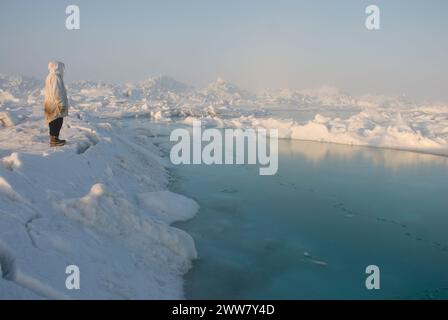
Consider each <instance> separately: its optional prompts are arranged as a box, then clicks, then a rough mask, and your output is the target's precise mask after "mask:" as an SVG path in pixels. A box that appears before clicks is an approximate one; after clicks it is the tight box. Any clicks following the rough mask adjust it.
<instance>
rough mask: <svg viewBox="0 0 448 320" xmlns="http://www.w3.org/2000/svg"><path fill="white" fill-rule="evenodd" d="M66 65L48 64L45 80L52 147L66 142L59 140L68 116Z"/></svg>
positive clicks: (57, 62)
mask: <svg viewBox="0 0 448 320" xmlns="http://www.w3.org/2000/svg"><path fill="white" fill-rule="evenodd" d="M64 70H65V65H64V64H63V63H62V62H59V61H50V62H49V63H48V76H47V79H46V80H45V101H44V109H45V120H46V121H47V123H48V126H49V129H50V146H52V147H57V146H63V145H64V144H65V140H60V139H59V132H60V131H61V128H62V123H63V122H64V117H66V116H68V99H67V91H66V90H65V85H64V79H63V78H64Z"/></svg>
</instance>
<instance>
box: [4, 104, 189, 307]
mask: <svg viewBox="0 0 448 320" xmlns="http://www.w3.org/2000/svg"><path fill="white" fill-rule="evenodd" d="M41 109H42V107H41V104H40V101H37V102H36V103H35V104H34V103H33V101H31V102H30V106H29V110H32V111H31V112H28V113H27V114H26V115H25V116H24V117H18V118H17V117H16V118H17V119H18V120H19V121H11V122H13V124H11V125H10V126H6V127H3V128H0V131H1V134H0V244H1V245H2V247H4V248H7V250H8V251H9V252H10V253H11V254H12V255H14V257H15V259H16V262H17V266H18V267H19V268H20V270H21V271H22V272H23V273H24V274H27V275H29V276H31V277H33V278H35V279H38V280H39V281H40V282H42V283H44V284H45V285H48V286H49V287H51V288H53V289H55V290H57V291H59V292H62V293H64V294H66V295H68V296H70V297H71V298H75V299H76V298H84V299H177V298H183V280H182V276H183V274H184V273H185V272H187V271H188V269H189V268H190V267H191V261H192V259H194V258H196V256H197V253H196V249H195V246H194V242H193V239H192V238H191V237H190V236H189V235H188V234H187V233H185V232H183V231H182V230H179V229H177V228H174V227H172V226H170V224H171V223H173V222H174V221H179V220H185V219H189V218H191V217H192V216H194V215H195V213H196V212H197V210H198V205H197V204H196V203H195V202H194V201H193V200H190V199H188V198H186V197H183V196H181V195H177V194H174V193H172V192H170V191H168V190H167V184H168V179H167V172H166V170H165V168H164V163H163V160H162V158H161V157H160V155H159V150H158V148H157V147H156V146H155V145H154V144H153V143H152V142H151V138H150V137H149V134H145V133H142V132H141V131H133V130H129V129H126V128H124V127H122V126H120V123H119V122H110V123H109V122H104V121H100V120H97V118H96V117H94V116H93V115H92V114H91V113H83V112H82V111H80V110H73V112H72V114H71V116H70V118H67V121H66V124H64V129H63V131H62V135H63V137H64V138H66V139H67V140H68V141H69V144H68V145H67V146H64V147H62V148H56V149H52V148H50V147H49V146H48V133H47V127H46V125H45V123H44V121H43V120H42V119H43V114H42V110H41ZM20 110H21V107H20V106H16V107H15V108H9V111H10V112H9V113H13V114H18V113H20ZM71 264H75V265H77V266H79V268H80V270H81V289H80V290H71V291H68V290H67V289H66V287H65V278H66V274H65V268H66V266H68V265H71ZM5 298H7V299H10V298H38V299H39V298H43V297H42V296H39V295H36V294H35V293H33V292H32V291H29V290H27V289H24V288H22V287H20V286H18V285H16V284H15V283H13V282H11V281H7V280H4V279H1V278H0V299H5Z"/></svg>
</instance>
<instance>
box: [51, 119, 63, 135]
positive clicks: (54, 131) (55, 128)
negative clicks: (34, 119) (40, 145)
mask: <svg viewBox="0 0 448 320" xmlns="http://www.w3.org/2000/svg"><path fill="white" fill-rule="evenodd" d="M63 122H64V118H57V119H56V120H53V121H51V122H50V123H49V124H48V126H49V127H50V136H54V137H59V132H60V131H61V128H62V123H63Z"/></svg>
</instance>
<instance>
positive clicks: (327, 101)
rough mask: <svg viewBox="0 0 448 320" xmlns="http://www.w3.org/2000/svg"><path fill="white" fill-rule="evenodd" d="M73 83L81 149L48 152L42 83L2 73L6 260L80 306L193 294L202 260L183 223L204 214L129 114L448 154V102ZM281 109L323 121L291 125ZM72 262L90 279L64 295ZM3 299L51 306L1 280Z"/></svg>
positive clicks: (0, 190) (1, 201) (0, 195)
mask: <svg viewBox="0 0 448 320" xmlns="http://www.w3.org/2000/svg"><path fill="white" fill-rule="evenodd" d="M68 72H69V70H68ZM67 87H68V95H69V102H70V116H69V117H68V118H66V120H65V123H64V127H63V130H62V137H63V138H65V139H67V140H68V142H69V143H68V144H67V145H66V146H64V147H62V148H50V147H49V145H48V128H47V126H46V124H45V122H44V117H43V107H42V102H43V95H42V94H43V81H39V80H36V79H33V78H28V77H21V76H14V77H12V76H4V75H0V262H1V259H2V258H1V257H2V250H3V249H2V248H4V249H5V250H4V251H7V254H6V253H5V252H4V253H3V254H4V256H6V257H7V258H8V259H10V258H11V256H12V258H14V259H15V260H16V263H17V266H18V268H19V269H20V272H21V274H24V275H26V276H27V277H29V278H26V279H37V280H38V281H39V283H42V284H44V285H46V286H48V287H49V288H52V289H54V290H56V291H57V292H61V293H62V294H64V295H66V296H68V297H70V298H75V299H76V298H85V299H177V298H183V297H184V296H183V289H182V286H183V281H182V276H183V275H184V274H185V273H186V272H187V271H188V270H189V268H190V267H191V261H192V260H193V259H195V258H196V257H197V253H196V250H195V246H194V243H193V240H192V238H191V237H190V236H189V235H188V234H187V233H185V232H184V231H182V230H180V229H178V228H175V227H173V226H171V224H172V223H173V222H175V221H183V220H186V219H190V218H192V217H193V216H194V215H195V213H196V212H197V211H198V208H199V206H198V205H197V204H196V203H195V202H194V201H193V200H191V199H188V198H186V197H184V196H182V195H177V194H174V193H172V192H170V191H168V190H167V187H168V174H167V171H166V163H165V160H164V159H163V158H162V157H161V152H160V150H159V149H158V147H156V145H155V144H154V143H155V142H154V140H153V138H152V135H151V132H150V130H146V131H145V128H140V130H135V129H134V130H131V129H129V128H128V127H127V126H123V125H122V122H123V121H124V119H126V118H135V117H146V118H148V121H149V120H150V119H152V120H156V121H158V122H162V123H163V122H166V123H170V122H181V123H182V122H183V123H185V124H190V123H191V122H192V121H193V120H195V119H200V120H203V121H204V122H205V123H206V124H207V125H212V126H217V127H234V128H235V127H236V128H245V127H252V128H257V127H263V128H274V129H278V130H279V136H280V137H281V138H284V139H303V140H313V141H325V142H332V143H342V144H352V145H364V146H375V147H385V148H392V149H405V150H413V151H419V152H425V153H434V154H440V155H445V156H446V155H448V106H447V105H444V104H435V103H415V102H411V101H409V100H408V99H407V98H405V97H403V96H401V97H385V96H377V95H363V96H357V97H355V96H351V95H349V94H347V93H344V92H340V91H339V90H338V89H335V88H332V87H328V86H327V87H323V88H320V89H317V90H306V91H305V90H302V91H293V90H281V91H269V90H268V91H265V92H261V93H250V92H249V91H247V90H242V89H240V88H238V87H237V86H235V85H233V84H231V83H229V82H227V81H225V80H222V79H218V80H217V81H216V82H214V83H212V84H210V85H209V86H207V87H206V88H205V89H196V88H194V87H192V86H189V85H186V84H183V83H181V82H178V81H176V80H174V79H172V78H170V77H167V76H159V77H155V78H150V79H147V80H145V81H142V82H139V83H135V84H123V85H118V84H107V83H104V82H93V81H79V82H76V83H71V84H68V85H67ZM283 109H286V110H287V111H288V113H287V114H292V115H294V113H295V112H298V111H306V112H311V113H312V114H313V117H311V119H309V120H307V121H300V120H298V119H297V118H294V117H293V116H291V117H289V116H286V117H285V116H281V115H283V114H285V113H279V112H278V111H279V110H283ZM347 110H348V111H350V113H349V115H348V116H347V117H340V116H339V112H340V111H347ZM329 114H330V115H329ZM331 114H334V116H331ZM71 264H75V265H77V266H79V268H80V270H81V290H70V291H69V290H67V289H66V288H65V278H66V276H67V275H66V274H65V268H66V266H68V265H71ZM25 282H26V281H25ZM29 282H30V281H28V283H29ZM31 282H32V281H31ZM33 283H36V281H35V282H33ZM0 298H7V299H11V298H37V299H40V298H46V297H45V296H42V295H39V294H37V293H35V291H31V290H29V289H27V288H25V287H23V286H19V285H17V283H14V282H11V281H7V280H5V279H1V278H0Z"/></svg>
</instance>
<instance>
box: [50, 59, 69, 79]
mask: <svg viewBox="0 0 448 320" xmlns="http://www.w3.org/2000/svg"><path fill="white" fill-rule="evenodd" d="M64 70H65V64H64V63H63V62H59V61H50V62H49V63H48V72H49V73H54V74H59V75H61V76H64Z"/></svg>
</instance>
